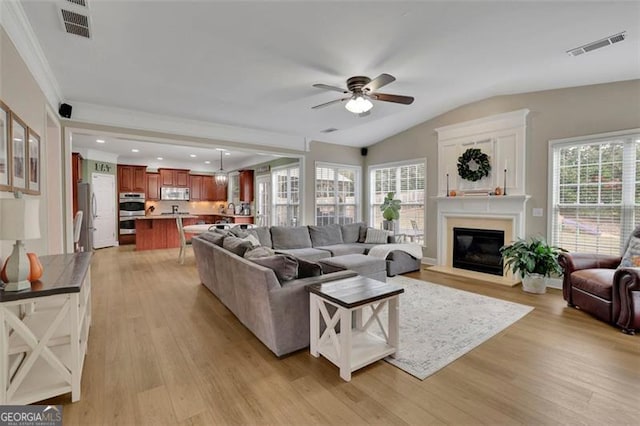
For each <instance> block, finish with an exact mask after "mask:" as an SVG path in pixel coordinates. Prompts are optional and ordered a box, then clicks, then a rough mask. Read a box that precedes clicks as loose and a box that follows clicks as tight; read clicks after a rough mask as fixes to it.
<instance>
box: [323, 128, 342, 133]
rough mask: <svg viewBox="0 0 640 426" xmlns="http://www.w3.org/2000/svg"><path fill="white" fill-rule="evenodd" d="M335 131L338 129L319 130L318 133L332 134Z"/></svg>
mask: <svg viewBox="0 0 640 426" xmlns="http://www.w3.org/2000/svg"><path fill="white" fill-rule="evenodd" d="M337 131H338V129H336V128H335V127H329V128H328V129H324V130H320V133H333V132H337Z"/></svg>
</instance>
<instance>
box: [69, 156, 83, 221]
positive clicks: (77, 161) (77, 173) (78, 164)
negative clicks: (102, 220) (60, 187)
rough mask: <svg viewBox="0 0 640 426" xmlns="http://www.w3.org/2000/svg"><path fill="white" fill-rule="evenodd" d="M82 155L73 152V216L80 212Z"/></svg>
mask: <svg viewBox="0 0 640 426" xmlns="http://www.w3.org/2000/svg"><path fill="white" fill-rule="evenodd" d="M82 160H83V158H82V155H80V154H78V153H77V152H74V153H72V154H71V193H72V194H73V195H72V198H73V217H75V216H76V213H77V212H78V182H82Z"/></svg>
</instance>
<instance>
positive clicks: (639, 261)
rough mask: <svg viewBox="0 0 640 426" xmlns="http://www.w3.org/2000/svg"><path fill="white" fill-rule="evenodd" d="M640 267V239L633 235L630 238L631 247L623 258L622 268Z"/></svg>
mask: <svg viewBox="0 0 640 426" xmlns="http://www.w3.org/2000/svg"><path fill="white" fill-rule="evenodd" d="M634 266H640V238H638V237H634V236H633V235H632V236H631V238H629V245H627V250H626V251H625V252H624V256H622V262H620V267H634Z"/></svg>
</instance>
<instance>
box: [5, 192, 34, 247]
mask: <svg viewBox="0 0 640 426" xmlns="http://www.w3.org/2000/svg"><path fill="white" fill-rule="evenodd" d="M39 207H40V200H37V199H25V198H3V199H0V240H33V239H37V238H40V208H39Z"/></svg>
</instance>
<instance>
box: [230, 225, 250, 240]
mask: <svg viewBox="0 0 640 426" xmlns="http://www.w3.org/2000/svg"><path fill="white" fill-rule="evenodd" d="M227 232H229V233H230V234H232V235H235V236H236V237H238V238H244V237H246V236H247V235H249V233H248V232H247V230H246V229H242V228H238V227H233V228H230V229H229V230H228V231H227Z"/></svg>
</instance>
